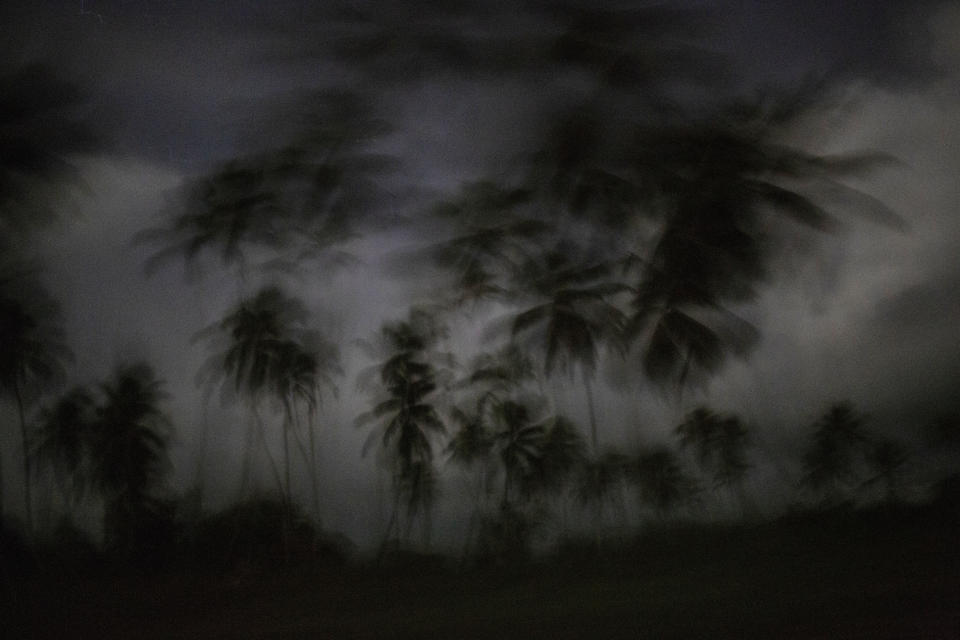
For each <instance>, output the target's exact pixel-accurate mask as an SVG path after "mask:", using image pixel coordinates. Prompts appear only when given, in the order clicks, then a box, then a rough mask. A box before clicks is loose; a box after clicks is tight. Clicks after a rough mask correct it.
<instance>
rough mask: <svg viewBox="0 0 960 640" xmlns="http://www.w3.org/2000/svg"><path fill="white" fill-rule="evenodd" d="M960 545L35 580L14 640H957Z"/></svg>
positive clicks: (892, 515) (822, 544)
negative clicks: (478, 565) (482, 565)
mask: <svg viewBox="0 0 960 640" xmlns="http://www.w3.org/2000/svg"><path fill="white" fill-rule="evenodd" d="M958 533H960V527H958V524H957V518H955V517H945V515H944V514H943V513H942V512H939V511H934V510H931V509H924V510H917V509H912V510H896V511H894V510H882V511H874V512H852V511H849V512H846V511H845V512H833V513H826V514H824V513H818V514H805V515H798V516H795V517H791V518H783V519H780V520H777V521H775V522H769V523H764V524H757V525H750V526H748V525H737V526H729V527H719V526H710V527H704V526H700V527H694V526H689V527H672V528H669V529H664V530H660V531H651V532H648V533H647V534H645V535H644V536H641V537H639V538H638V539H636V540H635V541H633V542H631V543H630V544H627V545H623V546H620V547H618V548H616V549H613V548H607V549H600V550H599V551H598V550H596V549H591V548H589V545H587V546H581V547H579V548H578V550H572V549H568V550H567V551H566V552H563V553H560V554H558V555H556V556H554V557H551V558H545V559H540V560H536V561H530V562H527V563H520V564H510V565H501V566H499V567H485V568H473V569H468V570H466V569H465V570H457V569H453V568H447V567H444V566H443V564H442V563H439V562H437V559H436V558H427V557H419V558H418V557H409V558H406V559H405V560H403V561H399V560H398V561H395V562H391V563H387V564H385V565H383V564H382V565H379V566H376V567H369V566H368V567H348V568H329V567H328V568H325V569H324V568H320V567H312V568H310V569H306V568H303V567H301V568H299V569H298V570H296V571H285V572H278V571H262V570H261V571H254V570H246V571H244V570H234V571H231V572H228V573H226V574H223V573H220V574H217V573H205V574H197V573H194V572H189V571H184V570H182V569H181V570H179V571H167V572H164V573H162V574H155V575H151V576H145V575H140V576H137V575H133V574H131V573H119V572H113V573H100V574H99V575H89V574H87V575H72V576H70V575H67V574H61V575H51V573H50V572H49V571H47V572H39V573H35V574H34V575H32V576H29V577H27V578H25V579H24V580H23V581H21V582H18V583H16V584H13V585H11V587H10V588H8V589H7V593H5V598H4V599H5V602H4V604H3V608H2V610H0V612H2V614H3V616H4V618H5V620H4V623H3V625H0V626H2V627H3V628H5V629H6V630H7V631H8V633H5V634H4V637H9V638H90V639H94V638H97V639H99V638H136V639H139V640H147V639H152V638H275V639H288V638H289V639H293V638H343V639H349V638H358V639H362V638H363V639H365V638H396V639H400V638H405V639H413V638H464V639H467V638H478V639H479V638H484V639H489V638H504V639H506V638H585V637H592V638H797V639H799V638H863V639H864V640H866V639H868V638H869V639H877V638H890V639H894V638H896V639H898V640H899V639H902V638H924V639H928V638H932V639H940V638H943V639H948V638H949V639H956V638H960V545H958V540H960V538H958V535H957V534H958Z"/></svg>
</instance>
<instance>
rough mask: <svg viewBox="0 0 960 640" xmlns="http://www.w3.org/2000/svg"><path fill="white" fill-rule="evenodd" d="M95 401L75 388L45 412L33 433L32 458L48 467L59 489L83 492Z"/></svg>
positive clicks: (89, 395) (80, 389) (88, 393)
mask: <svg viewBox="0 0 960 640" xmlns="http://www.w3.org/2000/svg"><path fill="white" fill-rule="evenodd" d="M94 411H95V400H94V398H93V396H92V395H91V394H90V391H89V390H87V389H86V388H84V387H75V388H73V389H71V390H70V391H68V392H67V393H66V394H64V395H63V396H62V397H61V398H59V399H58V400H57V402H56V403H55V404H54V405H53V406H52V407H50V408H48V409H44V410H43V411H42V412H41V413H40V416H39V418H38V420H37V423H36V428H35V430H34V438H33V445H32V447H31V454H32V456H33V457H34V459H36V460H37V462H38V463H40V464H48V465H50V466H51V467H52V468H53V470H54V473H56V475H57V477H58V479H59V481H60V483H61V486H63V487H65V488H66V487H69V488H70V489H72V490H74V491H76V492H77V493H78V494H79V493H82V492H83V490H84V485H85V484H86V480H87V478H86V475H87V472H88V469H87V468H86V466H87V460H88V458H89V456H90V454H91V451H90V444H91V440H92V436H93V429H94V427H95V421H94V419H95V413H94Z"/></svg>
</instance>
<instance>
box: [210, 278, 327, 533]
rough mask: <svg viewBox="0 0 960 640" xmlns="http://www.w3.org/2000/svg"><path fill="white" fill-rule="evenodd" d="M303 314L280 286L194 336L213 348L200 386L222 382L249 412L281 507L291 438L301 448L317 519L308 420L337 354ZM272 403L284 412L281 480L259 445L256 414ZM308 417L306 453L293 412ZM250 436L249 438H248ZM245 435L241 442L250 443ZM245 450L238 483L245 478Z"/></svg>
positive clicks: (288, 495)
mask: <svg viewBox="0 0 960 640" xmlns="http://www.w3.org/2000/svg"><path fill="white" fill-rule="evenodd" d="M308 316H309V314H308V312H307V309H306V307H305V306H304V304H303V303H302V302H301V301H300V300H299V299H297V298H294V297H291V296H288V295H287V294H286V293H285V292H284V291H283V290H282V289H280V288H279V287H265V288H263V289H261V290H260V291H259V292H258V293H257V294H256V295H255V296H254V297H253V298H251V299H248V300H243V301H241V302H240V303H239V304H238V305H236V306H235V307H234V308H233V309H231V310H230V312H229V313H228V314H227V315H226V317H225V318H224V319H223V320H221V321H220V322H219V323H216V324H215V325H212V326H211V327H208V328H207V329H205V330H204V331H201V332H200V333H199V334H197V339H203V338H207V339H210V340H212V341H213V347H214V348H215V349H218V351H219V352H218V353H215V354H214V355H213V356H212V357H211V358H210V359H209V360H208V361H207V363H206V364H205V365H204V368H203V370H201V373H200V378H201V379H202V380H204V381H205V382H207V383H217V382H221V383H222V382H226V381H229V382H231V383H232V384H231V385H230V387H229V388H232V390H233V391H234V392H235V393H238V394H240V395H241V396H243V397H245V398H246V400H247V402H248V404H249V409H250V411H251V413H252V414H253V419H254V420H253V427H252V428H253V429H254V430H255V431H256V436H257V438H258V439H259V440H261V441H262V444H263V448H264V452H265V454H266V456H267V459H268V462H269V464H270V468H271V470H272V471H273V474H274V477H275V479H276V482H277V486H278V488H279V490H280V493H281V495H282V497H283V500H284V502H285V504H287V505H288V506H289V505H290V503H291V500H292V497H293V496H292V484H291V455H290V439H291V437H293V438H294V439H296V441H297V443H298V444H299V445H300V447H301V451H302V452H303V454H304V458H305V461H306V463H307V465H308V466H309V469H310V477H311V481H312V482H311V488H312V491H313V501H314V507H315V509H316V510H317V515H318V516H319V487H318V479H317V475H316V473H317V470H316V443H315V437H314V424H313V422H314V418H313V416H314V414H315V412H316V409H317V406H318V405H319V403H320V400H321V393H322V390H323V388H324V387H326V388H329V389H331V390H332V391H333V392H335V391H336V386H335V384H334V376H336V375H338V374H339V373H341V371H342V369H341V367H340V358H339V352H338V350H337V349H336V347H335V346H334V345H332V344H331V343H329V342H327V341H326V340H324V339H323V338H322V336H321V335H320V334H319V333H317V332H315V331H311V330H308V329H307V328H306V327H305V324H306V320H307V318H308ZM267 399H270V400H273V401H275V402H276V403H278V404H279V405H280V406H281V408H282V412H283V427H282V429H283V430H282V440H283V474H282V476H281V472H280V470H279V469H278V468H277V466H276V463H275V461H274V459H273V456H272V454H271V453H270V449H269V445H268V444H267V442H266V440H265V434H264V432H263V424H262V419H261V417H260V412H259V409H260V407H261V404H262V402H263V401H264V400H267ZM300 407H302V408H303V409H305V410H306V412H307V425H306V427H307V430H308V434H307V435H308V440H309V444H308V446H309V449H308V450H307V449H306V447H305V446H304V445H303V443H302V442H301V441H300V440H299V435H298V421H299V418H298V416H299V413H300V410H299V408H300ZM251 435H252V434H251ZM252 440H253V438H252V437H249V438H248V441H251V442H252ZM251 454H252V452H251V451H249V450H248V451H247V452H246V456H247V457H246V459H245V461H244V465H245V470H244V474H243V475H244V482H246V476H247V473H248V472H249V465H250V456H251Z"/></svg>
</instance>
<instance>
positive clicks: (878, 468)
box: [861, 438, 910, 504]
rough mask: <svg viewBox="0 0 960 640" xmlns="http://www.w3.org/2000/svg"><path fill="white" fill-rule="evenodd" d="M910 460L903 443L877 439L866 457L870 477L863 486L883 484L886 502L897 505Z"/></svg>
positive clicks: (869, 448) (888, 439)
mask: <svg viewBox="0 0 960 640" xmlns="http://www.w3.org/2000/svg"><path fill="white" fill-rule="evenodd" d="M909 459H910V456H909V454H908V453H907V448H906V447H905V446H904V445H903V444H902V443H901V442H898V441H896V440H893V439H891V438H880V439H875V440H874V441H873V442H872V443H871V444H870V446H869V447H868V450H867V457H866V463H867V473H869V474H870V477H869V478H867V479H866V480H864V481H863V484H862V485H861V486H863V487H867V486H870V485H873V484H876V483H882V484H883V490H884V498H883V499H884V501H886V502H887V503H888V504H893V503H896V502H897V500H898V499H899V498H900V492H899V489H900V482H901V478H902V474H903V471H904V466H905V465H906V464H907V461H908V460H909Z"/></svg>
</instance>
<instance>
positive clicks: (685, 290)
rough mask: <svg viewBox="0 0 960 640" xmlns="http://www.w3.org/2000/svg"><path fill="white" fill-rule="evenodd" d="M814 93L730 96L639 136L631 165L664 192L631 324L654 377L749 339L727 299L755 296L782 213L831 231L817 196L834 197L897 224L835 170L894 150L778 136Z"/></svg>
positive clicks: (744, 345)
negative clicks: (840, 151)
mask: <svg viewBox="0 0 960 640" xmlns="http://www.w3.org/2000/svg"><path fill="white" fill-rule="evenodd" d="M817 97H819V94H818V93H816V92H809V93H808V94H806V95H801V96H799V99H792V98H797V96H786V97H785V99H783V100H771V99H768V100H765V101H764V102H762V103H759V104H735V105H733V106H732V107H730V108H725V109H722V110H720V111H719V112H718V113H716V114H715V115H714V116H713V117H712V118H710V119H708V120H706V121H703V122H700V123H696V122H693V123H691V122H687V121H681V122H680V123H678V124H675V125H668V126H658V127H651V128H650V129H649V130H648V131H645V132H642V133H641V134H640V135H639V139H638V140H637V143H636V145H635V149H636V154H635V155H634V156H632V159H631V162H632V163H633V167H634V170H635V171H636V173H637V175H639V176H643V177H645V178H646V180H647V181H648V182H650V183H652V184H655V185H657V188H656V191H657V192H658V194H660V197H661V198H663V199H664V200H665V201H666V202H668V203H669V206H667V207H665V208H664V210H665V211H666V213H665V214H664V215H663V216H661V217H660V226H659V230H658V232H657V233H656V235H655V237H654V240H653V242H652V243H651V246H649V247H641V248H640V250H639V251H638V253H639V255H641V256H642V259H641V260H640V262H641V270H640V275H639V283H638V285H637V286H636V289H635V290H636V295H635V297H634V300H633V307H634V312H633V314H632V316H631V318H630V323H629V325H628V336H629V337H630V339H631V340H632V341H633V342H634V343H635V344H640V345H641V348H642V352H643V364H644V369H645V371H646V373H647V375H648V376H649V377H650V378H652V379H654V380H656V381H659V382H661V383H671V384H676V385H678V386H680V387H682V386H683V385H684V384H687V383H688V382H689V381H690V380H691V379H692V378H691V376H692V375H694V374H696V373H698V372H699V373H703V374H706V375H709V374H711V373H713V372H715V371H716V370H717V369H718V368H719V367H720V366H721V365H722V364H723V362H724V361H725V358H726V356H727V355H728V354H729V353H733V354H744V353H746V352H747V351H748V350H749V349H750V347H751V346H752V345H753V344H754V343H755V341H756V340H755V339H756V331H755V330H754V329H753V328H752V327H751V326H750V325H749V324H748V323H746V322H745V321H743V320H742V319H740V318H738V317H737V316H736V315H734V314H733V313H732V312H731V311H730V310H729V307H730V305H732V304H736V303H741V302H744V301H748V300H751V299H752V298H753V297H754V296H755V294H756V289H757V286H758V285H759V284H760V282H761V281H762V280H763V278H764V277H765V276H766V275H767V268H768V262H769V257H770V253H771V247H770V245H769V243H768V238H769V237H771V235H774V234H775V233H776V232H778V231H779V230H778V229H777V227H776V226H775V225H777V224H778V223H780V222H781V221H782V220H783V219H784V218H785V219H788V220H792V221H794V222H796V223H799V224H801V225H804V226H807V227H810V228H813V229H818V230H827V229H829V228H830V227H831V225H832V223H833V220H834V218H833V216H832V215H831V214H830V212H829V211H828V209H827V207H826V206H824V205H822V204H821V203H822V202H823V200H824V198H825V197H831V198H832V199H833V200H834V201H840V204H843V205H846V206H847V207H848V208H852V209H853V210H855V211H856V212H857V213H863V214H866V215H868V216H870V217H872V219H873V220H875V221H878V222H881V223H883V224H886V225H888V226H891V227H894V228H902V226H903V223H902V220H901V219H900V218H899V217H898V216H897V215H896V214H894V213H893V212H892V211H890V210H889V209H888V208H887V207H885V206H884V205H883V204H881V203H880V202H878V201H876V200H875V199H873V198H871V197H870V196H868V195H865V194H863V193H861V192H859V191H857V190H855V189H853V188H851V187H849V186H846V185H845V184H844V183H843V182H841V181H840V180H839V178H842V177H845V176H848V175H856V174H857V173H862V172H865V171H867V170H869V169H872V168H874V167H876V166H878V165H879V164H880V163H882V162H885V161H888V160H889V158H886V157H884V156H880V155H878V154H858V155H852V156H818V155H815V154H812V153H808V152H805V151H803V150H802V149H798V148H793V147H789V146H787V145H785V144H783V143H782V141H781V138H782V132H783V131H784V130H785V129H786V128H787V127H788V126H789V125H790V124H791V123H793V122H794V121H795V120H796V119H797V118H798V117H799V116H802V115H803V114H804V113H805V108H806V107H809V105H810V104H811V103H812V100H814V99H815V98H817ZM794 185H802V188H801V187H795V186H794ZM777 216H779V217H777Z"/></svg>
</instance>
